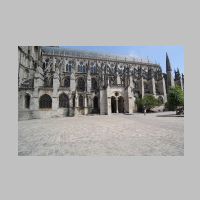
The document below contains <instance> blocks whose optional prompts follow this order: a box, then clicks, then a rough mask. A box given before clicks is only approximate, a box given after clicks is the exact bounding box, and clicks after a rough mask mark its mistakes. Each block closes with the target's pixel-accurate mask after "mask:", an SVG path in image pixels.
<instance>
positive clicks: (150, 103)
mask: <svg viewBox="0 0 200 200" xmlns="http://www.w3.org/2000/svg"><path fill="white" fill-rule="evenodd" d="M136 104H137V109H138V112H142V111H143V108H144V106H145V107H146V110H147V111H150V110H151V109H152V108H154V107H156V106H160V105H161V104H162V102H161V100H160V99H156V98H155V97H154V96H153V95H145V96H144V97H143V99H141V98H137V99H136Z"/></svg>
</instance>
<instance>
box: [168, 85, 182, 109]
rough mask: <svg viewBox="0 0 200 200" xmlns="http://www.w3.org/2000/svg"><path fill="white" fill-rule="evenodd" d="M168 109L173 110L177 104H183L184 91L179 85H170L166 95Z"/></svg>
mask: <svg viewBox="0 0 200 200" xmlns="http://www.w3.org/2000/svg"><path fill="white" fill-rule="evenodd" d="M167 101H168V103H167V106H168V109H169V110H173V111H174V110H175V109H176V107H177V106H184V92H183V90H182V89H181V87H180V86H175V87H171V88H170V89H169V93H168V96H167Z"/></svg>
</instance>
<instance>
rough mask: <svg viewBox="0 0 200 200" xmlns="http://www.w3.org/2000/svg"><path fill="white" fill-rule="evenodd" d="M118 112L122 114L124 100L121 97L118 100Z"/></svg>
mask: <svg viewBox="0 0 200 200" xmlns="http://www.w3.org/2000/svg"><path fill="white" fill-rule="evenodd" d="M118 111H119V113H124V98H123V97H122V96H120V97H119V98H118Z"/></svg>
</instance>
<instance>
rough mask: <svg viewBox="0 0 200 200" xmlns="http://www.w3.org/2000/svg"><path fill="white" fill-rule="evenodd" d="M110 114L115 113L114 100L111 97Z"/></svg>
mask: <svg viewBox="0 0 200 200" xmlns="http://www.w3.org/2000/svg"><path fill="white" fill-rule="evenodd" d="M111 112H112V113H116V98H115V97H111Z"/></svg>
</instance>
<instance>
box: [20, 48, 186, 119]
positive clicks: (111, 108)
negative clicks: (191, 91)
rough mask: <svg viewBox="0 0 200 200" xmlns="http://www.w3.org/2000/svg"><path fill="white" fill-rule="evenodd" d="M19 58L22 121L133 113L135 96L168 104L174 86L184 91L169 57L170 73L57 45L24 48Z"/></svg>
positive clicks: (21, 49)
mask: <svg viewBox="0 0 200 200" xmlns="http://www.w3.org/2000/svg"><path fill="white" fill-rule="evenodd" d="M18 58H19V59H18V62H19V70H18V94H19V95H18V110H19V119H32V118H48V117H59V116H76V115H80V114H81V115H87V114H92V113H99V114H102V115H109V114H111V113H118V112H120V113H133V112H136V111H137V107H136V104H135V100H136V97H143V96H144V95H146V94H153V95H154V96H155V97H156V98H160V99H161V100H162V101H163V103H165V102H166V101H167V91H168V88H169V87H171V86H174V84H177V85H180V86H181V87H182V88H183V87H184V76H183V75H182V76H181V75H180V72H179V71H178V70H177V71H176V72H175V79H174V78H173V75H172V68H171V65H170V61H169V58H168V55H167V57H166V74H165V73H163V72H162V69H161V67H160V66H159V65H158V64H153V63H150V62H144V61H142V60H141V61H136V60H132V61H131V60H127V59H123V60H122V59H119V58H110V57H107V56H99V55H96V54H91V55H90V54H86V53H84V52H79V53H74V52H72V51H69V50H67V49H64V48H58V47H39V46H19V47H18Z"/></svg>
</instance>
